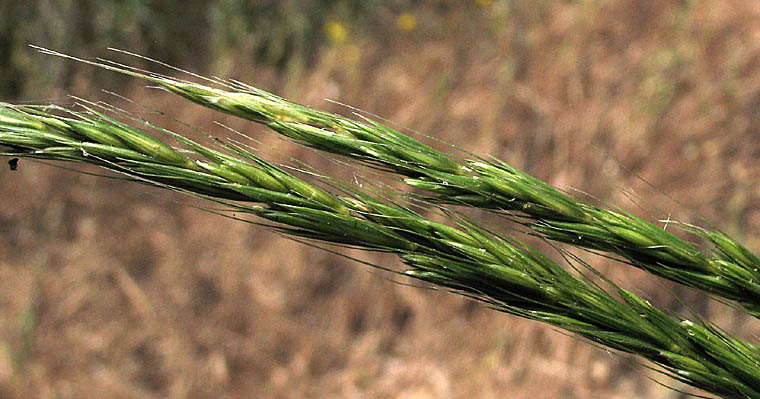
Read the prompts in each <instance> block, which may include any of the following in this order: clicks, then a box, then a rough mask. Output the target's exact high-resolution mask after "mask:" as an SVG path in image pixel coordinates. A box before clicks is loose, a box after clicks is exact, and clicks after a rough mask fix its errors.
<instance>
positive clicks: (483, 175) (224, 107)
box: [40, 49, 760, 317]
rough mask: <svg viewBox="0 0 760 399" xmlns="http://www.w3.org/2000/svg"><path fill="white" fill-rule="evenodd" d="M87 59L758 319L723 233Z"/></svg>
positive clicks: (759, 271)
mask: <svg viewBox="0 0 760 399" xmlns="http://www.w3.org/2000/svg"><path fill="white" fill-rule="evenodd" d="M40 50H41V51H43V52H46V53H49V54H53V55H58V56H64V57H69V56H66V55H64V54H60V53H56V52H52V51H50V50H46V49H40ZM69 58H73V57H69ZM80 61H83V60H80ZM85 62H88V63H92V64H95V65H97V66H100V67H103V68H106V69H109V70H114V71H117V72H120V73H125V74H128V75H131V76H135V77H138V78H142V79H146V80H148V81H150V82H153V83H156V84H158V85H159V86H160V87H162V88H164V89H165V90H167V91H169V92H172V93H175V94H178V95H180V96H182V97H184V98H186V99H188V100H190V101H193V102H195V103H198V104H201V105H203V106H206V107H209V108H212V109H215V110H218V111H221V112H224V113H227V114H230V115H234V116H238V117H241V118H244V119H248V120H251V121H253V122H257V123H261V124H264V125H266V126H268V127H269V128H271V129H272V130H274V131H276V132H278V133H280V134H282V135H284V136H287V137H289V138H291V139H293V140H295V141H297V142H299V143H302V144H304V145H307V146H310V147H313V148H316V149H319V150H322V151H326V152H329V153H332V154H338V155H343V156H346V157H349V158H350V159H353V160H355V161H359V162H362V163H365V164H368V165H371V166H373V167H376V168H379V169H381V170H385V171H390V172H392V173H395V174H397V175H400V176H401V177H402V178H403V181H404V182H406V183H407V184H409V185H410V186H413V187H416V188H418V189H422V190H424V191H426V192H427V193H428V194H427V195H424V196H422V199H424V200H426V201H430V202H438V203H444V204H451V205H462V206H468V207H477V208H486V209H494V210H507V211H519V212H520V213H521V214H522V215H524V216H525V217H527V219H522V218H520V219H519V220H521V221H523V222H524V223H525V224H526V225H527V226H529V227H530V228H531V229H532V230H533V231H534V232H536V233H537V234H539V235H541V236H542V237H545V238H548V239H551V240H555V241H560V242H564V243H569V244H572V245H576V246H579V247H584V248H589V249H592V250H597V251H604V252H608V253H612V254H616V255H618V256H621V257H622V258H623V259H625V261H626V262H627V263H628V264H630V265H633V266H635V267H638V268H641V269H643V270H646V271H648V272H650V273H652V274H655V275H658V276H660V277H664V278H666V279H669V280H672V281H676V282H678V283H681V284H684V285H687V286H690V287H693V288H697V289H700V290H703V291H705V292H707V293H709V294H711V295H713V296H716V297H720V298H724V299H729V300H733V301H736V302H738V303H739V304H740V305H741V306H742V307H743V310H744V311H745V312H747V313H749V314H752V315H753V316H755V317H760V258H758V257H757V255H755V254H753V253H752V252H751V251H749V250H748V249H747V248H746V247H744V246H743V245H742V244H741V243H739V242H738V241H736V240H734V239H732V238H731V237H729V236H727V235H726V234H724V233H723V232H721V231H713V230H708V229H704V228H699V227H695V226H689V225H680V226H681V227H682V228H683V229H684V230H687V231H689V232H692V233H694V234H696V235H698V236H700V237H703V238H705V239H707V240H709V241H710V242H712V243H713V244H714V247H715V249H714V250H709V251H704V250H701V249H700V248H698V247H697V246H696V245H694V244H693V243H691V242H689V241H686V240H684V239H681V238H679V237H677V236H676V235H674V234H671V233H669V232H667V231H665V230H664V229H662V228H660V227H658V226H656V225H654V224H652V223H650V222H648V221H646V220H644V219H642V218H640V217H637V216H635V215H633V214H630V213H626V212H621V211H615V210H610V209H605V208H602V207H598V206H595V205H592V204H589V203H585V202H582V201H578V200H576V199H574V198H572V197H570V196H568V195H566V194H564V193H562V192H561V191H560V190H558V189H556V188H554V187H552V186H550V185H548V184H546V183H544V182H542V181H540V180H538V179H536V178H534V177H532V176H530V175H528V174H526V173H525V172H523V171H521V170H519V169H517V168H515V167H513V166H511V165H509V164H507V163H505V162H503V161H500V160H495V159H485V158H482V157H477V156H475V155H473V154H470V155H471V159H461V158H459V157H455V156H453V155H450V154H447V153H444V152H441V151H438V150H435V149H433V148H432V147H430V146H428V145H426V144H424V143H422V142H420V141H418V140H416V139H414V138H412V137H409V136H407V135H404V134H402V133H400V132H398V131H396V130H394V129H392V128H390V127H388V126H386V125H383V124H381V123H379V122H376V121H373V120H370V119H368V118H365V117H361V116H360V115H359V116H360V117H361V118H362V120H361V121H356V120H353V119H349V118H345V117H343V116H340V115H336V114H332V113H328V112H324V111H320V110H315V109H312V108H309V107H306V106H303V105H299V104H295V103H293V102H290V101H287V100H285V99H283V98H281V97H278V96H276V95H274V94H272V93H268V92H266V91H263V90H260V89H257V88H255V87H252V86H249V85H246V84H243V83H240V82H222V81H213V82H214V83H216V86H217V87H211V86H207V85H202V84H198V83H195V82H190V81H186V80H179V79H175V78H172V77H168V76H162V75H158V74H151V73H143V72H140V71H135V70H131V69H128V67H124V66H119V65H117V64H104V63H97V62H89V61H85ZM673 224H675V225H678V224H677V223H673Z"/></svg>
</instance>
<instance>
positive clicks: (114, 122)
mask: <svg viewBox="0 0 760 399" xmlns="http://www.w3.org/2000/svg"><path fill="white" fill-rule="evenodd" d="M82 108H83V110H82V111H73V110H69V109H64V108H62V107H58V106H50V107H23V106H13V105H3V106H1V107H0V146H2V147H3V148H4V150H3V151H2V153H3V154H5V155H11V156H20V157H31V158H39V159H49V160H64V161H70V162H79V163H89V164H95V165H99V166H102V167H105V168H107V169H110V170H114V171H117V172H119V173H121V174H123V175H126V176H127V177H129V178H133V179H136V180H138V181H141V182H143V183H148V184H153V185H156V186H159V187H164V188H169V189H174V190H178V191H182V192H185V193H189V194H192V195H196V196H200V197H202V198H205V199H209V200H212V201H215V202H217V203H221V204H224V205H226V206H228V207H229V208H230V209H231V210H234V211H237V212H246V213H249V214H252V215H255V216H258V217H260V218H263V219H265V220H267V221H269V222H270V223H271V227H273V228H275V229H277V230H278V231H280V232H283V233H285V234H288V235H292V236H297V237H305V238H308V239H313V240H318V241H321V242H326V243H333V244H341V245H350V246H354V247H358V248H362V249H366V250H376V251H386V252H391V253H394V254H396V255H398V256H399V258H400V259H401V260H402V261H403V263H404V264H406V265H407V267H408V269H407V270H405V271H403V272H401V273H403V274H404V275H406V276H409V277H412V278H415V279H418V280H423V281H426V282H429V283H432V284H434V285H436V286H439V287H442V288H444V289H447V290H451V291H454V292H457V293H460V294H462V295H465V296H468V297H471V298H475V299H478V300H480V301H482V302H485V303H486V304H488V305H489V306H490V307H492V308H494V309H496V310H499V311H503V312H507V313H511V314H516V315H519V316H522V317H526V318H529V319H534V320H538V321H541V322H545V323H548V324H551V325H554V326H557V327H559V328H562V329H565V330H568V331H571V332H574V333H577V334H579V335H580V336H583V337H585V338H587V339H590V340H592V341H594V342H596V343H598V344H600V345H603V346H606V347H610V348H614V349H617V350H620V351H623V352H627V353H632V354H635V355H638V356H641V357H643V358H646V359H649V360H651V361H652V362H654V363H656V364H658V365H660V366H662V367H663V368H664V370H665V371H666V373H667V374H669V375H670V376H672V377H673V378H676V379H678V380H681V381H683V382H685V383H687V384H691V385H693V386H696V387H699V388H702V389H704V390H706V391H708V392H711V393H714V394H717V395H721V396H723V397H727V398H746V397H755V398H760V355H758V351H757V347H756V346H754V345H753V344H750V343H748V342H745V341H743V340H740V339H738V338H736V337H732V336H730V335H728V334H726V333H724V332H721V331H719V330H718V329H716V328H713V327H711V326H709V325H708V324H703V323H695V322H692V321H688V320H685V319H681V318H677V317H673V316H671V315H668V314H666V313H664V312H662V311H660V310H658V309H657V308H656V307H654V306H652V305H651V304H649V303H648V302H647V301H645V300H643V299H641V298H639V297H637V296H635V295H634V294H632V293H630V292H628V291H625V290H623V289H620V288H616V287H614V286H611V287H612V290H611V293H610V292H608V291H607V290H605V289H602V288H601V287H599V286H597V285H595V284H592V283H589V282H587V281H584V280H582V279H579V278H578V277H575V276H573V275H572V274H570V273H569V272H567V271H566V270H564V269H563V268H562V267H560V266H559V265H557V264H556V263H554V262H553V261H551V260H550V259H548V258H547V257H545V256H543V255H542V254H541V253H539V252H538V251H536V250H535V249H532V248H530V247H528V246H526V245H524V244H522V243H520V242H519V241H517V240H515V239H513V238H505V237H501V236H499V235H496V234H494V233H492V232H490V231H488V230H487V229H485V228H483V227H478V226H477V225H476V224H474V223H472V222H470V221H468V220H467V219H465V218H464V217H460V216H453V214H451V215H452V216H451V218H450V220H452V222H454V223H453V226H452V225H448V224H443V223H439V222H435V221H433V220H430V219H428V218H425V217H424V216H422V215H421V214H420V213H418V212H416V211H414V210H413V209H412V208H410V207H409V206H407V205H404V204H401V203H397V202H391V201H389V200H387V199H384V198H383V197H382V196H380V195H377V194H375V195H373V194H371V193H367V192H360V191H357V190H356V189H355V188H353V187H352V186H350V185H347V184H340V183H339V182H330V184H331V187H332V189H330V188H328V189H324V188H320V187H317V186H316V185H315V184H313V183H310V182H308V181H306V180H304V179H301V178H299V177H297V176H295V175H293V174H291V173H289V172H287V171H286V170H284V169H283V168H281V167H279V166H277V165H275V164H273V163H270V162H268V161H266V160H264V159H262V158H261V157H259V156H257V155H255V154H254V153H252V152H250V151H248V150H247V149H245V148H243V147H241V146H238V145H233V144H229V143H225V142H222V141H219V142H218V148H211V147H208V146H205V145H202V144H200V143H198V142H196V141H193V140H190V139H188V138H186V137H183V136H181V135H179V134H176V133H174V132H171V131H168V130H166V129H162V128H160V127H156V126H153V125H147V124H145V125H142V126H141V127H140V128H138V127H135V126H133V125H132V124H128V123H125V122H122V121H121V120H119V119H118V118H116V117H114V116H113V115H112V112H107V111H113V110H110V109H102V108H101V109H97V107H96V106H95V105H93V104H89V105H88V104H83V105H82ZM310 123H311V122H310ZM143 126H144V127H149V128H150V129H152V132H154V134H150V133H148V131H146V130H144V129H143ZM309 126H311V125H309ZM312 128H313V129H315V127H313V126H312ZM156 134H160V135H164V136H166V137H169V138H173V139H174V140H177V141H178V142H180V143H181V144H182V148H178V147H173V146H170V145H169V144H167V143H166V142H164V141H162V140H160V139H158V138H157V137H156ZM398 140H403V139H401V138H399V139H398ZM388 141H389V142H390V141H391V139H388ZM380 147H381V148H385V147H386V146H380ZM424 148H425V147H422V145H420V147H419V148H418V150H420V151H422V149H424ZM431 154H436V153H435V152H433V153H431ZM416 159H417V161H415V162H418V164H415V166H409V165H412V164H413V162H411V161H409V164H408V165H407V166H408V167H409V168H410V170H412V169H415V168H419V167H420V165H422V162H421V161H420V160H421V159H424V158H422V157H420V156H417V158H416ZM456 165H457V164H454V163H450V164H445V163H442V164H441V166H440V169H446V168H449V169H450V170H449V172H451V173H454V174H456V173H463V174H462V175H464V176H466V173H469V172H468V171H467V170H465V168H459V169H457V166H456ZM457 171H460V172H457ZM581 209H583V208H581ZM584 212H588V211H587V210H585V211H584ZM571 213H572V211H568V212H567V215H570V214H571ZM566 219H570V218H569V217H568V218H565V219H563V220H566ZM641 234H642V235H643V233H641ZM705 234H713V233H705ZM711 237H712V239H713V241H714V242H715V244H716V246H718V247H719V248H721V251H723V252H722V253H723V254H724V258H725V259H722V260H720V262H725V263H731V262H733V261H731V260H730V257H731V255H729V254H730V253H732V252H735V251H739V252H740V253H741V254H742V257H738V256H737V259H736V261H737V262H743V263H748V264H751V263H752V262H754V261H756V258H753V256H754V255H752V254H751V253H749V252H748V251H747V252H744V251H743V250H742V249H741V248H743V247H736V246H735V245H734V244H733V241H730V240H729V241H726V240H725V239H724V238H723V236H722V235H718V234H716V235H714V236H711ZM640 239H643V238H640ZM714 262H718V261H717V260H715V261H714Z"/></svg>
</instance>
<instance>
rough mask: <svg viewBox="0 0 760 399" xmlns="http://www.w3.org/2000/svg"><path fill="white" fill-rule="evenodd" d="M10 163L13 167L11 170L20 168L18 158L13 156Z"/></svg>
mask: <svg viewBox="0 0 760 399" xmlns="http://www.w3.org/2000/svg"><path fill="white" fill-rule="evenodd" d="M8 165H9V166H10V167H11V170H16V169H18V158H12V159H11V160H9V161H8Z"/></svg>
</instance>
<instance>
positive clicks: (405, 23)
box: [396, 12, 417, 32]
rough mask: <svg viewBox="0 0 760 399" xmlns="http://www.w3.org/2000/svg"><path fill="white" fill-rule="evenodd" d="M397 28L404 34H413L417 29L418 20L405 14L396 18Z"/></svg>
mask: <svg viewBox="0 0 760 399" xmlns="http://www.w3.org/2000/svg"><path fill="white" fill-rule="evenodd" d="M396 27H397V28H399V29H400V30H402V31H404V32H411V31H413V30H415V29H416V28H417V18H415V17H414V15H412V14H410V13H408V12H405V13H403V14H401V15H399V16H398V17H396Z"/></svg>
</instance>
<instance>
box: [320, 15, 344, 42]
mask: <svg viewBox="0 0 760 399" xmlns="http://www.w3.org/2000/svg"><path fill="white" fill-rule="evenodd" d="M325 34H326V35H327V37H328V38H329V39H330V40H331V41H332V42H333V43H337V44H341V43H344V42H345V41H346V39H348V29H346V27H345V26H343V24H341V23H340V22H338V21H327V23H325Z"/></svg>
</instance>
